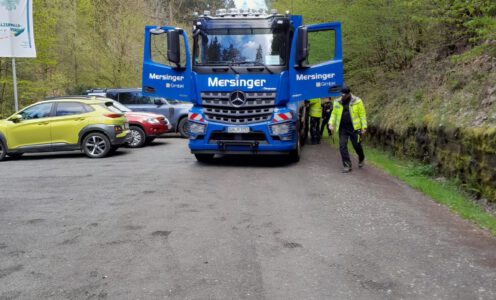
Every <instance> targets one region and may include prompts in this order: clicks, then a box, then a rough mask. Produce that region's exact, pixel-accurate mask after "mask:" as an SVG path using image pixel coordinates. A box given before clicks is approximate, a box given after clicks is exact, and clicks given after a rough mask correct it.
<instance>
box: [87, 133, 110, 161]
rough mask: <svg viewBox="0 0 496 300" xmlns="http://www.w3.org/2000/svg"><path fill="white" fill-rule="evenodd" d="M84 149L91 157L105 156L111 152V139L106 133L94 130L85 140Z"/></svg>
mask: <svg viewBox="0 0 496 300" xmlns="http://www.w3.org/2000/svg"><path fill="white" fill-rule="evenodd" d="M83 151H84V154H86V156H88V157H89V158H102V157H105V156H107V154H108V153H109V152H110V141H109V139H108V137H107V136H106V135H104V134H102V133H99V132H92V133H90V134H88V135H87V136H86V137H85V138H84V140H83Z"/></svg>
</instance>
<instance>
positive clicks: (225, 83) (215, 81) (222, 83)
mask: <svg viewBox="0 0 496 300" xmlns="http://www.w3.org/2000/svg"><path fill="white" fill-rule="evenodd" d="M266 82H267V80H265V79H219V78H218V77H214V78H212V77H209V78H208V86H209V87H246V88H248V89H252V88H254V87H263V86H264V85H265V83H266Z"/></svg>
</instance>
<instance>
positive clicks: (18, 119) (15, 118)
mask: <svg viewBox="0 0 496 300" xmlns="http://www.w3.org/2000/svg"><path fill="white" fill-rule="evenodd" d="M22 119H23V118H22V115H19V114H17V115H13V116H12V117H10V119H9V121H12V122H14V123H19V122H21V121H22Z"/></svg>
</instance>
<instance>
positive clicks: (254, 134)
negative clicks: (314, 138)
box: [189, 123, 297, 155]
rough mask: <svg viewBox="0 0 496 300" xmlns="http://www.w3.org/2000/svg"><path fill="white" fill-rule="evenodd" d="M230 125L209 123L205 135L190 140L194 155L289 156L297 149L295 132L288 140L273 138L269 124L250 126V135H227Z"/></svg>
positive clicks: (289, 135)
mask: <svg viewBox="0 0 496 300" xmlns="http://www.w3.org/2000/svg"><path fill="white" fill-rule="evenodd" d="M228 126H229V125H223V124H216V123H209V124H208V127H207V130H206V132H205V134H203V135H198V136H195V137H192V138H190V141H189V148H190V149H191V153H194V154H247V155H253V154H260V155H271V154H274V155H277V154H288V153H289V152H291V151H293V150H294V149H296V139H297V134H296V133H295V132H294V130H293V131H292V132H291V133H290V134H288V135H286V140H282V139H281V138H280V137H278V136H272V135H271V134H270V129H269V126H268V124H267V123H260V124H250V125H247V126H246V127H250V132H249V133H245V134H243V133H239V134H230V133H227V127H228Z"/></svg>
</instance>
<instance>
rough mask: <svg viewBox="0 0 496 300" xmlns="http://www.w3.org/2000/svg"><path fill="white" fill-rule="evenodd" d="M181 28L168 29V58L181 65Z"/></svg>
mask: <svg viewBox="0 0 496 300" xmlns="http://www.w3.org/2000/svg"><path fill="white" fill-rule="evenodd" d="M179 35H180V31H179V30H169V31H167V59H168V60H169V61H170V62H171V63H174V64H176V65H177V67H181V65H180V62H181V44H180V42H179Z"/></svg>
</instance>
